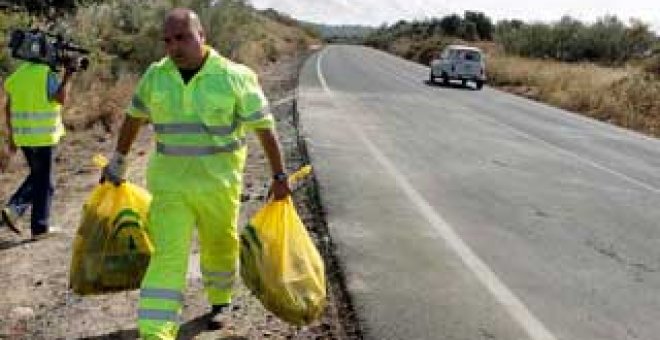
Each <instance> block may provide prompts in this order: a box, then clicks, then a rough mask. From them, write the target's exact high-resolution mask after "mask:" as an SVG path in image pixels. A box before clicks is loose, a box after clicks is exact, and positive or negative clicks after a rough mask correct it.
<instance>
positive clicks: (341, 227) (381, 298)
mask: <svg viewBox="0 0 660 340" xmlns="http://www.w3.org/2000/svg"><path fill="white" fill-rule="evenodd" d="M427 79H428V68H427V67H424V66H422V65H417V64H413V63H410V62H407V61H404V60H402V59H399V58H396V57H393V56H390V55H387V54H385V53H383V52H379V51H375V50H372V49H368V48H364V47H357V46H330V47H327V48H325V49H324V50H322V51H320V52H319V53H317V54H316V55H314V56H313V57H311V58H309V60H308V61H307V63H306V64H305V66H304V68H303V69H302V70H301V75H300V87H299V92H298V108H299V112H300V117H301V125H302V129H303V133H304V135H305V136H306V139H307V144H308V147H309V149H310V154H311V157H312V162H313V165H314V167H315V172H316V175H317V178H318V180H319V182H320V185H321V198H322V200H323V204H324V206H325V208H326V212H327V221H328V227H329V229H330V232H331V237H332V238H333V241H334V242H335V243H336V246H337V255H338V256H339V257H340V260H341V263H342V264H343V266H344V269H345V272H346V275H347V286H348V288H349V291H350V293H351V295H352V296H353V298H354V303H355V306H356V310H357V312H358V316H359V318H360V320H361V321H362V323H363V326H364V328H365V335H366V337H367V338H369V339H466V340H475V339H503V340H514V339H535V340H536V339H548V340H550V339H561V340H605V339H617V340H621V339H649V340H653V339H660V335H659V334H660V322H658V320H660V225H659V223H658V221H660V209H658V207H659V206H660V171H658V170H659V169H660V142H659V141H657V140H655V139H651V138H648V137H644V136H642V135H640V134H637V133H633V132H630V131H626V130H623V129H620V128H617V127H613V126H610V125H607V124H604V123H601V122H597V121H593V120H591V119H587V118H584V117H581V116H579V115H577V114H573V113H570V112H566V111H563V110H559V109H556V108H552V107H549V106H546V105H543V104H540V103H536V102H532V101H529V100H526V99H522V98H518V97H515V96H512V95H509V94H505V93H503V92H500V91H497V90H493V89H490V88H488V87H485V88H484V89H483V90H482V91H473V90H469V89H464V88H461V87H460V86H451V87H443V86H439V85H430V84H427Z"/></svg>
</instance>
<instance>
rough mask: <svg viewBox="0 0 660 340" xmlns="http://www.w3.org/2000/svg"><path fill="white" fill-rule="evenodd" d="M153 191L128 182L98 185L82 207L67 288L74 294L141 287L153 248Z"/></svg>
mask: <svg viewBox="0 0 660 340" xmlns="http://www.w3.org/2000/svg"><path fill="white" fill-rule="evenodd" d="M150 203H151V195H150V194H149V193H148V192H147V191H146V190H144V189H142V188H140V187H138V186H136V185H133V184H131V183H128V182H126V183H123V184H122V185H120V186H115V185H113V184H111V183H109V182H105V183H103V184H99V185H98V186H96V188H94V190H93V191H92V193H91V195H90V196H89V197H88V199H87V201H86V202H85V204H84V205H83V212H82V218H81V221H80V225H79V227H78V231H77V233H76V238H75V240H74V243H73V256H72V258H71V268H70V273H69V286H70V288H72V289H73V291H74V292H75V293H77V294H81V295H90V294H103V293H110V292H117V291H124V290H131V289H136V288H139V287H140V282H141V281H142V277H143V276H144V273H145V271H146V269H147V266H148V265H149V259H150V257H151V254H152V253H153V251H154V247H153V245H152V243H151V241H150V240H149V235H148V234H147V228H146V221H147V212H148V209H149V204H150Z"/></svg>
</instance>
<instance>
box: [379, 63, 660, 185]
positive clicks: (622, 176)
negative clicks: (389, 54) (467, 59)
mask: <svg viewBox="0 0 660 340" xmlns="http://www.w3.org/2000/svg"><path fill="white" fill-rule="evenodd" d="M389 72H390V73H389V74H390V75H391V76H394V77H395V78H399V79H401V80H403V81H404V82H414V83H415V85H419V79H417V78H412V77H410V76H409V75H407V74H398V73H396V71H394V70H392V71H389ZM423 89H424V90H425V91H432V90H430V89H427V88H426V87H423ZM453 105H458V106H461V107H463V108H466V109H468V107H466V106H465V105H463V104H456V103H454V104H453ZM482 117H484V118H485V119H488V121H490V122H493V123H494V124H497V125H500V126H502V127H504V128H505V129H507V130H509V131H511V132H513V133H515V134H517V135H519V136H521V137H523V138H527V139H529V140H533V141H536V142H538V143H540V144H542V145H545V146H546V147H548V148H550V149H553V150H555V151H557V152H559V153H561V154H564V155H567V156H569V157H572V158H575V159H576V160H578V161H580V162H582V163H584V164H587V165H589V166H591V167H593V168H596V169H598V170H601V171H603V172H606V173H608V174H610V175H613V176H615V177H619V178H620V179H622V180H624V181H626V182H629V183H632V184H634V185H636V186H638V187H640V188H642V189H646V190H648V191H650V192H653V193H655V194H660V188H657V187H655V186H653V185H651V184H648V183H646V182H643V181H641V180H638V179H636V178H633V177H631V176H628V175H626V174H624V173H622V172H619V171H617V170H614V169H610V168H608V167H607V166H605V165H602V164H600V163H598V162H596V161H593V160H591V159H589V158H586V157H583V156H580V155H579V154H577V153H575V152H572V151H569V150H567V149H564V148H562V147H560V146H557V145H555V144H552V143H551V142H548V141H546V140H545V139H542V138H540V137H536V136H534V135H531V134H529V133H527V132H525V131H522V130H520V129H517V128H515V127H513V126H512V125H509V124H507V123H505V122H502V121H500V120H497V119H495V118H492V117H488V116H484V115H482Z"/></svg>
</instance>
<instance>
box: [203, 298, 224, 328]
mask: <svg viewBox="0 0 660 340" xmlns="http://www.w3.org/2000/svg"><path fill="white" fill-rule="evenodd" d="M228 308H229V304H228V303H225V304H221V305H213V306H211V313H209V321H208V323H207V328H208V330H210V331H217V330H219V329H222V328H223V327H224V326H225V323H226V322H225V321H226V319H227V317H228V316H227V315H225V314H224V311H226V310H227V309H228Z"/></svg>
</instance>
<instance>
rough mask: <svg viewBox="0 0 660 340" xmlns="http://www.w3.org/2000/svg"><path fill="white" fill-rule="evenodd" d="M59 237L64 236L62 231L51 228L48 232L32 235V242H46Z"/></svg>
mask: <svg viewBox="0 0 660 340" xmlns="http://www.w3.org/2000/svg"><path fill="white" fill-rule="evenodd" d="M59 235H62V229H60V228H58V227H50V228H48V231H45V232H43V233H39V234H35V235H32V238H31V239H30V240H31V241H32V242H35V241H41V240H45V239H47V238H51V237H55V236H59Z"/></svg>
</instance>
